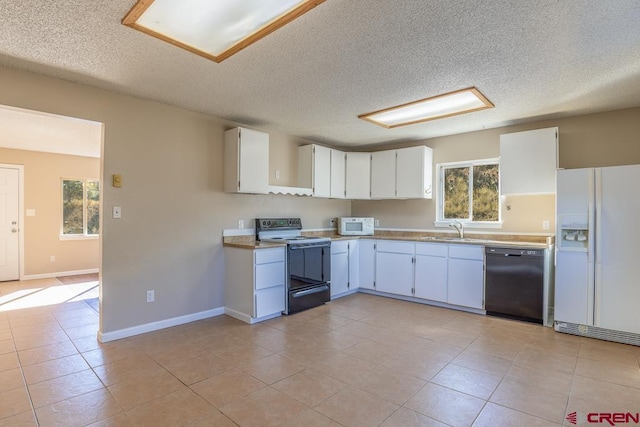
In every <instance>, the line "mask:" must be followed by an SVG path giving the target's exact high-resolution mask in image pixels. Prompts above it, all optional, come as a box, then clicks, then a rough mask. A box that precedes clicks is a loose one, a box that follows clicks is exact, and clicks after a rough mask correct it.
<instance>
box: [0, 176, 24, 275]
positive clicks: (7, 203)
mask: <svg viewBox="0 0 640 427" xmlns="http://www.w3.org/2000/svg"><path fill="white" fill-rule="evenodd" d="M22 175H23V168H22V166H14V165H3V164H0V282H6V281H11V280H18V279H19V278H20V270H21V269H20V263H21V260H22V257H21V256H20V248H21V247H22V245H21V240H22V239H21V236H22V232H21V227H22V221H21V219H22V218H21V208H22V206H21V203H20V200H21V194H22V193H21V186H22V180H23V179H22Z"/></svg>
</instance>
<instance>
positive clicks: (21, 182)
mask: <svg viewBox="0 0 640 427" xmlns="http://www.w3.org/2000/svg"><path fill="white" fill-rule="evenodd" d="M0 168H6V169H18V218H19V219H18V221H20V223H19V230H20V235H19V236H18V246H19V247H18V280H25V278H24V277H25V276H24V235H25V231H24V165H16V164H10V163H0Z"/></svg>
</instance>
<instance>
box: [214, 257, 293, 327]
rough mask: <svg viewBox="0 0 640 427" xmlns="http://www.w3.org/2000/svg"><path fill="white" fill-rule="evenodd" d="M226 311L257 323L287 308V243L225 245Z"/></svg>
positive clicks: (249, 321) (233, 315)
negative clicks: (251, 246)
mask: <svg viewBox="0 0 640 427" xmlns="http://www.w3.org/2000/svg"><path fill="white" fill-rule="evenodd" d="M225 267H226V268H225V288H224V291H225V293H224V300H225V313H226V314H228V315H230V316H232V317H235V318H237V319H240V320H243V321H245V322H247V323H254V322H258V321H261V320H266V319H268V318H271V317H275V316H278V315H280V313H281V312H282V311H283V310H284V308H285V293H284V288H285V275H286V272H285V247H284V246H283V247H275V248H268V249H256V250H250V249H241V248H234V247H227V248H225Z"/></svg>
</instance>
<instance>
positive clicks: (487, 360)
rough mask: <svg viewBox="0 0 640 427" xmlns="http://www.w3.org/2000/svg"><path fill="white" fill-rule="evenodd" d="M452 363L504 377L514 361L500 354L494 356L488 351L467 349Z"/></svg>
mask: <svg viewBox="0 0 640 427" xmlns="http://www.w3.org/2000/svg"><path fill="white" fill-rule="evenodd" d="M452 363H453V364H455V365H458V366H464V367H465V368H470V369H475V370H476V371H480V372H485V373H487V374H491V375H497V376H499V377H503V376H504V375H506V373H507V372H509V369H510V368H511V364H512V361H511V360H510V359H506V358H504V357H500V356H492V355H490V354H487V353H481V352H475V351H467V350H465V351H463V352H462V353H460V354H459V355H458V357H456V358H455V359H454V360H453V362H452Z"/></svg>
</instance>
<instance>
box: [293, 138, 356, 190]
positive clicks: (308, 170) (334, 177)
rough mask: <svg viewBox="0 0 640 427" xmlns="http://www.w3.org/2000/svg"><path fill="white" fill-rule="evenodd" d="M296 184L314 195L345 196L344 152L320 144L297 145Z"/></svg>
mask: <svg viewBox="0 0 640 427" xmlns="http://www.w3.org/2000/svg"><path fill="white" fill-rule="evenodd" d="M298 185H299V186H300V187H305V188H311V189H312V192H313V193H312V195H313V196H314V197H331V198H334V199H344V197H345V153H344V152H343V151H340V150H334V149H333V148H328V147H323V146H322V145H316V144H311V145H303V146H301V147H298Z"/></svg>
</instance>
